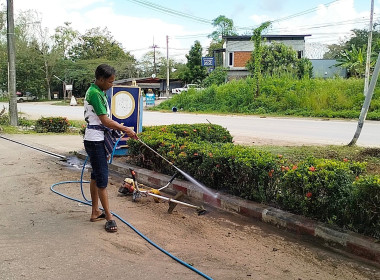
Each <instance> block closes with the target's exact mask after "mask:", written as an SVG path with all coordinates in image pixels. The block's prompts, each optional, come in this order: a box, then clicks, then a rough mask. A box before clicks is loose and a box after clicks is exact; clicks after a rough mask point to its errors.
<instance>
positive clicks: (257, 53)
mask: <svg viewBox="0 0 380 280" xmlns="http://www.w3.org/2000/svg"><path fill="white" fill-rule="evenodd" d="M270 25H271V22H270V21H266V22H264V23H262V24H261V25H260V26H259V27H257V28H256V29H254V30H253V36H252V38H251V40H252V41H253V44H254V50H253V52H252V54H253V57H254V68H253V77H254V79H255V81H256V96H259V93H260V81H261V78H262V75H261V59H262V57H261V55H262V46H261V41H262V38H261V33H262V32H263V31H264V30H266V29H267V28H268V27H269V26H270Z"/></svg>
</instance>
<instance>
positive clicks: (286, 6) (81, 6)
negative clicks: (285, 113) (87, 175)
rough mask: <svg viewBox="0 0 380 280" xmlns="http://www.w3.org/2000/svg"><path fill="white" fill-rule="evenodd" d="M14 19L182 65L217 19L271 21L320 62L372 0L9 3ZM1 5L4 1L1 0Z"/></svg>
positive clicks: (249, 24) (378, 7)
mask: <svg viewBox="0 0 380 280" xmlns="http://www.w3.org/2000/svg"><path fill="white" fill-rule="evenodd" d="M13 2H14V12H15V17H17V14H19V13H20V12H21V11H25V10H28V9H31V10H35V11H37V13H38V14H39V16H40V17H41V19H42V21H41V24H42V26H43V27H46V28H48V29H49V31H50V33H51V34H53V32H54V29H55V28H56V27H57V26H63V24H64V22H71V25H72V27H73V28H74V29H75V30H78V31H79V32H80V33H82V34H83V33H84V32H85V31H86V30H88V29H90V28H95V27H101V28H103V27H107V28H108V30H109V31H110V32H111V34H112V36H113V37H114V39H116V40H117V41H118V42H120V43H121V45H122V47H123V49H124V50H125V51H130V53H131V54H133V55H134V56H135V57H136V58H137V59H139V58H141V57H142V56H143V55H144V54H145V53H147V52H148V51H152V50H153V46H154V45H155V46H157V48H155V49H156V51H157V52H161V53H162V54H163V55H164V56H165V57H166V47H167V42H166V36H169V40H168V45H169V56H170V58H173V59H175V60H177V61H181V62H186V59H185V54H187V53H188V52H189V50H190V48H191V46H192V45H194V41H195V40H198V41H200V42H201V45H202V47H203V49H204V51H206V49H207V47H208V46H209V43H210V39H209V38H208V37H207V35H209V34H211V33H212V32H213V31H214V30H215V28H214V27H213V26H212V24H211V22H212V20H213V19H215V18H217V17H218V16H220V15H224V16H226V17H227V18H230V19H232V20H233V22H234V25H235V26H236V27H237V32H238V34H239V35H245V34H249V33H251V34H252V30H253V28H255V27H258V26H259V25H260V23H262V22H264V21H267V20H270V21H273V24H272V27H271V28H270V29H269V30H268V32H267V34H273V35H281V34H297V35H299V34H301V35H304V34H310V35H311V36H309V37H307V39H306V44H307V50H306V56H308V57H309V58H320V57H318V56H321V55H322V54H323V51H324V50H326V47H325V45H326V44H333V43H339V42H340V41H341V40H344V39H345V38H348V37H349V36H350V34H351V32H350V30H352V29H353V28H368V27H369V19H370V10H371V0H229V1H227V0H215V1H207V0H186V1H185V0H165V1H159V0H33V1H31V0H14V1H13ZM374 2H375V5H374V6H375V9H374V11H375V13H374V21H380V0H374ZM0 4H3V6H5V5H6V0H0Z"/></svg>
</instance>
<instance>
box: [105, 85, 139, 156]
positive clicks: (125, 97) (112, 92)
mask: <svg viewBox="0 0 380 280" xmlns="http://www.w3.org/2000/svg"><path fill="white" fill-rule="evenodd" d="M107 97H108V103H109V106H110V112H111V116H110V117H111V119H112V120H114V121H116V122H118V123H120V124H122V125H124V126H127V127H129V128H131V129H133V131H135V132H136V133H140V132H141V129H142V109H141V108H142V106H141V104H140V103H141V100H142V98H141V90H140V88H139V87H136V86H132V87H131V86H113V87H112V88H110V89H109V90H108V91H107ZM126 154H127V143H126V139H124V138H123V139H121V140H120V141H119V143H118V146H117V147H116V151H115V155H126Z"/></svg>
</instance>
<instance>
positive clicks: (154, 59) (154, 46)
mask: <svg viewBox="0 0 380 280" xmlns="http://www.w3.org/2000/svg"><path fill="white" fill-rule="evenodd" d="M151 48H153V68H154V74H155V75H156V76H157V67H156V48H158V46H157V45H155V44H154V37H153V46H151Z"/></svg>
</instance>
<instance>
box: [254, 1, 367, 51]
mask: <svg viewBox="0 0 380 280" xmlns="http://www.w3.org/2000/svg"><path fill="white" fill-rule="evenodd" d="M291 15H294V14H288V15H284V16H282V17H281V18H283V19H284V18H286V17H289V16H291ZM368 17H369V11H368V12H361V13H359V12H357V11H356V10H355V6H354V0H342V1H338V2H334V3H332V4H330V5H323V4H321V5H319V6H318V7H317V9H316V11H314V12H313V13H307V14H304V15H300V16H297V17H293V18H289V19H284V20H280V21H274V22H273V24H272V27H271V30H270V34H311V35H312V36H311V37H308V38H307V39H306V40H307V41H311V42H317V43H325V44H332V43H338V42H339V41H340V40H343V39H345V38H347V37H348V36H350V34H351V31H350V30H352V29H354V28H364V27H366V26H365V24H364V23H365V21H366V19H368ZM250 18H251V20H252V21H253V22H254V23H255V24H260V23H261V22H264V21H266V20H273V19H271V18H269V16H268V15H252V16H251V17H250ZM367 23H368V22H367Z"/></svg>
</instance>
